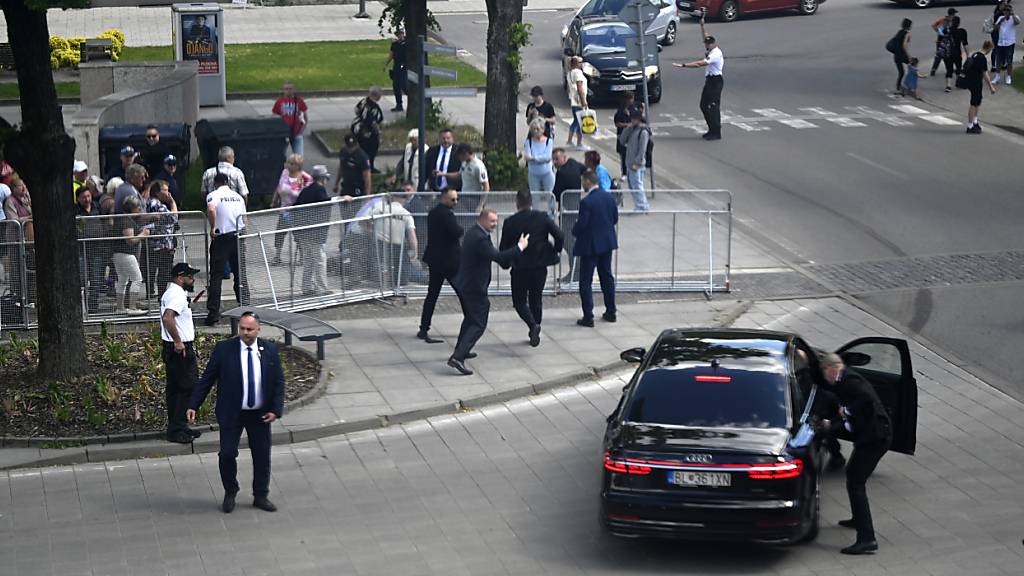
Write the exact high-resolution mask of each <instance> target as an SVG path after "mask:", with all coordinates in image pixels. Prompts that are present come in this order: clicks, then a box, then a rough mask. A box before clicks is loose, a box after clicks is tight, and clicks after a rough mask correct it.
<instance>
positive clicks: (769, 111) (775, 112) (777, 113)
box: [751, 108, 790, 118]
mask: <svg viewBox="0 0 1024 576" xmlns="http://www.w3.org/2000/svg"><path fill="white" fill-rule="evenodd" d="M751 112H753V113H754V114H760V115H761V116H764V117H765V118H789V116H790V115H789V114H786V113H785V112H783V111H782V110H779V109H777V108H754V109H752V110H751Z"/></svg>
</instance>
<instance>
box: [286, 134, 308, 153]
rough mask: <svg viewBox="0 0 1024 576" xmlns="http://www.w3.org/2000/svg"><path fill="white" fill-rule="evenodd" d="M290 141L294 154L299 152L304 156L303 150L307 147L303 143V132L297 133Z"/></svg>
mask: <svg viewBox="0 0 1024 576" xmlns="http://www.w3.org/2000/svg"><path fill="white" fill-rule="evenodd" d="M288 143H289V144H291V147H292V154H298V155H299V156H302V151H303V150H304V149H305V146H304V145H303V138H302V134H297V135H295V136H292V137H290V138H288Z"/></svg>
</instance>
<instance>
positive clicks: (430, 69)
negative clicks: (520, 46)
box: [406, 35, 476, 190]
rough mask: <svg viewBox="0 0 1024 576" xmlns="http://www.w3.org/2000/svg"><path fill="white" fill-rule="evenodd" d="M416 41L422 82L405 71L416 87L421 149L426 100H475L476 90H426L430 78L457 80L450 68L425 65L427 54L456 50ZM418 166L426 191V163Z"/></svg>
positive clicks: (456, 73)
mask: <svg viewBox="0 0 1024 576" xmlns="http://www.w3.org/2000/svg"><path fill="white" fill-rule="evenodd" d="M416 41H417V42H419V47H420V62H419V65H420V66H419V69H420V70H421V71H422V75H423V78H422V81H421V79H420V76H419V75H417V74H416V73H415V72H413V71H412V70H407V71H406V78H407V79H408V80H409V81H410V82H414V83H416V84H417V85H418V88H419V89H418V90H417V91H416V93H417V94H418V95H419V101H420V106H419V111H420V114H419V131H420V140H419V143H418V145H419V148H420V149H421V150H422V149H423V144H424V141H425V140H424V139H425V138H426V137H427V98H476V88H456V87H444V88H428V86H427V85H428V84H430V82H429V81H428V80H427V79H428V78H430V77H431V76H436V77H438V78H447V79H449V80H457V79H458V76H459V75H458V72H456V71H455V70H452V69H451V68H438V67H437V66H429V65H428V64H427V54H443V55H446V56H455V55H457V54H458V52H459V51H458V49H457V48H456V47H455V46H446V45H444V44H430V43H428V42H427V39H426V38H425V37H424V36H423V35H419V36H417V37H416ZM419 165H420V188H421V189H424V190H425V189H426V188H427V185H426V182H427V163H426V162H423V161H422V159H421V161H420V163H419Z"/></svg>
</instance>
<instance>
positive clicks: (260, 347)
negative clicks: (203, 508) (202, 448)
mask: <svg viewBox="0 0 1024 576" xmlns="http://www.w3.org/2000/svg"><path fill="white" fill-rule="evenodd" d="M259 333H260V319H259V316H257V315H256V313H255V312H246V313H244V314H242V317H241V318H240V319H239V320H238V337H235V338H228V339H227V340H221V341H220V342H218V343H217V346H216V347H215V348H214V349H213V354H212V355H211V356H210V361H209V363H207V365H206V370H205V371H204V372H203V376H202V378H200V379H199V385H198V386H196V388H195V390H194V391H193V392H192V400H191V402H189V409H188V411H187V412H186V413H185V415H186V416H187V417H188V420H189V422H195V419H196V410H198V409H199V406H201V405H202V404H203V401H204V400H206V395H207V394H209V393H210V387H211V386H213V383H214V382H216V383H217V407H216V413H217V424H218V425H220V481H221V483H222V484H223V485H224V503H223V505H222V507H221V508H222V509H223V510H224V512H225V513H227V514H230V513H231V511H232V510H234V509H235V495H237V494H238V488H239V487H238V463H237V461H236V460H237V459H238V441H239V440H240V439H241V437H242V429H243V428H244V429H245V433H246V435H247V436H248V437H249V449H250V450H251V451H252V467H253V479H252V493H253V497H254V500H253V506H255V507H256V508H259V509H261V510H266V511H267V512H273V511H275V510H277V507H276V506H274V504H273V503H272V502H271V501H270V500H268V499H267V495H268V494H269V493H270V423H271V422H273V421H274V420H277V419H278V418H280V417H281V414H282V413H283V411H284V371H283V370H282V369H281V358H280V356H279V355H278V353H277V346H276V345H275V344H274V343H273V342H270V341H269V340H264V339H262V338H257V336H259Z"/></svg>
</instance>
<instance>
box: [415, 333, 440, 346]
mask: <svg viewBox="0 0 1024 576" xmlns="http://www.w3.org/2000/svg"><path fill="white" fill-rule="evenodd" d="M416 337H417V338H419V339H420V340H423V341H424V342H426V343H427V344H440V343H441V342H444V340H440V339H438V338H431V337H430V334H428V333H427V331H426V330H420V331H419V332H417V333H416Z"/></svg>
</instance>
